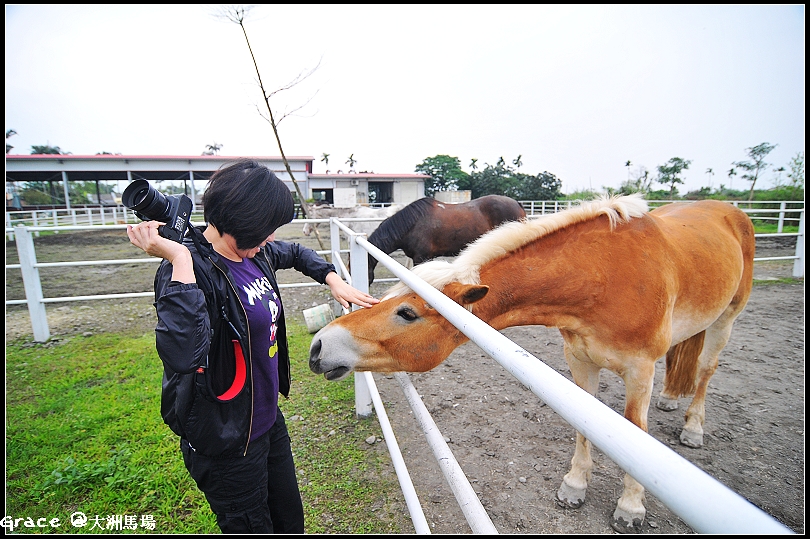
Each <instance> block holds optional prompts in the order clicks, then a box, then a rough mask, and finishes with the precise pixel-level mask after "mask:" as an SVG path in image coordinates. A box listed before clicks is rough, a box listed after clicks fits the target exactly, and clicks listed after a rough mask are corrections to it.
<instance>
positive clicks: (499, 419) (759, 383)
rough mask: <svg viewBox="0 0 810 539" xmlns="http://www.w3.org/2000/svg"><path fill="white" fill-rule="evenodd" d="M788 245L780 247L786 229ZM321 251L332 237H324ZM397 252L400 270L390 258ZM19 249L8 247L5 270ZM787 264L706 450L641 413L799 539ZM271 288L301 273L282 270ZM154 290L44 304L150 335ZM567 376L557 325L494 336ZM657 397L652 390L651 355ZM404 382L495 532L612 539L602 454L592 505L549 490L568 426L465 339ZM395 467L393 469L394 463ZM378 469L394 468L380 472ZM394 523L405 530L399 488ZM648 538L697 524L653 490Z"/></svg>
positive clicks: (409, 452) (434, 508)
mask: <svg viewBox="0 0 810 539" xmlns="http://www.w3.org/2000/svg"><path fill="white" fill-rule="evenodd" d="M301 228H302V225H299V224H290V225H287V226H285V227H283V228H282V229H281V230H280V231H279V233H278V238H279V239H284V240H288V241H300V242H301V243H304V244H305V245H308V246H310V247H313V248H317V249H320V247H319V246H318V244H317V241H316V240H315V238H314V237H309V238H307V237H304V236H303V235H302V234H301ZM789 240H792V238H790V239H789ZM789 240H788V241H785V240H784V239H782V238H764V239H763V238H760V239H758V241H757V257H766V256H786V255H790V254H792V253H793V247H792V246H791V245H790V241H789ZM324 242H325V243H326V244H328V239H327V238H324ZM36 243H37V251H36V252H37V257H38V261H39V262H52V261H66V260H88V259H100V260H111V259H116V258H135V257H140V256H141V255H142V254H143V253H140V251H138V250H137V249H135V248H134V247H132V246H131V245H130V244H129V243H128V241H127V239H126V234H125V232H124V231H123V230H111V231H105V232H92V233H88V232H66V233H61V234H57V235H52V236H47V237H44V236H43V237H41V238H38V239H37V240H36ZM395 258H397V259H398V260H400V261H401V262H403V263H404V261H405V259H404V257H402V256H401V255H400V256H398V255H397V254H395ZM16 261H17V260H16V248H15V246H14V243H13V242H7V244H6V263H7V264H10V263H15V262H16ZM792 264H793V263H792V261H790V262H757V263H756V265H755V279H757V283H756V284H755V286H754V290H753V293H752V295H751V299H750V301H749V303H748V306H747V307H746V309H745V311H744V312H743V313H742V315H741V316H740V317H739V318H738V321H737V323H736V325H735V328H734V331H733V333H732V336H731V340H730V342H729V344H728V346H727V347H726V349H725V350H724V352H723V353H722V354H721V357H720V366H719V369H718V371H717V373H716V374H715V376H714V377H713V378H712V381H711V384H710V387H709V393H708V396H707V401H706V424H705V426H704V429H705V431H706V434H705V437H704V446H703V447H702V448H700V449H691V448H687V447H685V446H682V445H680V443H679V442H678V436H679V434H680V430H681V427H682V424H683V410H684V409H685V406H686V405H687V404H688V401H687V400H685V399H682V400H681V408H680V409H679V411H675V412H663V411H661V410H658V409H657V408H656V407H655V406H654V405H653V406H651V407H650V416H649V433H650V434H651V435H652V436H654V437H655V438H656V439H658V440H659V441H661V442H662V443H664V444H666V445H668V446H669V447H670V448H671V449H673V450H674V451H676V452H677V453H678V454H680V455H681V456H683V457H684V458H686V459H687V460H689V461H690V462H692V463H693V464H695V465H696V466H698V467H699V468H701V469H703V470H704V471H706V472H707V473H708V474H709V475H711V476H712V477H714V478H715V479H717V480H719V481H720V482H722V483H723V484H725V485H726V486H728V487H729V488H731V489H732V490H733V491H735V492H737V493H738V494H740V495H741V496H743V497H744V498H746V499H748V500H749V501H750V502H752V503H753V504H754V505H756V506H758V507H760V508H761V509H763V510H764V511H765V512H767V513H768V514H770V515H772V516H773V517H774V518H776V519H777V520H779V521H780V522H782V523H783V524H785V525H786V526H788V527H789V528H790V529H792V530H793V531H795V532H797V533H802V534H803V533H804V514H805V497H804V492H805V491H804V475H805V460H804V453H805V451H804V428H805V427H804V422H805V418H804V391H805V385H804V377H805V368H804V280H803V279H802V280H798V281H793V282H785V281H779V280H778V279H785V278H789V277H790V274H791V268H792ZM155 268H156V265H152V264H127V265H115V266H83V267H80V268H42V269H41V270H40V273H41V275H42V280H43V293H44V296H45V297H61V296H78V295H91V294H107V293H122V292H145V291H149V290H151V286H152V278H153V276H154V271H155ZM387 271H388V270H386V269H385V268H383V267H382V266H378V270H377V276H376V278H377V281H375V283H374V284H373V285H372V289H371V292H372V293H373V294H374V295H376V296H378V297H380V296H381V295H382V294H383V292H384V291H385V290H386V289H387V288H388V286H390V284H391V283H385V282H380V281H379V279H381V278H384V277H386V276H389V277H390V273H387ZM279 279H280V281H281V282H306V281H307V280H306V278H303V279H302V278H300V277H299V276H298V274H296V273H295V272H294V271H288V272H281V273H280V275H279ZM282 296H283V301H284V306H285V311H286V312H287V316H288V317H291V318H295V319H297V320H299V321H301V322H303V321H304V319H303V310H304V309H307V308H309V307H312V306H315V305H319V304H322V303H327V302H328V301H329V300H330V298H331V296H330V295H329V293H328V290H327V289H326V288H324V287H307V288H290V289H285V290H282ZM6 298H7V299H22V298H24V292H23V289H22V284H21V279H20V278H19V271H18V270H6ZM151 301H152V300H151V298H138V299H131V300H123V301H122V300H94V301H79V302H59V303H54V304H49V305H48V306H47V308H46V310H47V313H48V324H49V327H50V332H51V335H52V338H54V339H58V338H60V336H63V335H65V336H66V335H71V334H77V333H78V334H84V333H96V332H106V331H116V332H122V331H123V332H133V333H143V332H146V331H150V330H152V329H154V309H153V308H152V305H151ZM5 318H6V340H7V341H8V340H9V339H16V338H27V339H30V338H32V336H31V324H30V320H29V319H28V312H27V309H26V307H25V306H24V305H21V306H7V307H6V317H5ZM503 333H504V334H505V335H506V336H508V337H509V338H510V339H512V340H513V341H515V342H516V343H517V344H518V345H520V346H521V347H523V348H524V349H526V350H527V351H528V352H529V353H531V354H533V355H534V356H536V357H537V358H538V359H540V360H541V361H544V362H546V363H547V364H548V365H549V366H550V367H552V368H554V369H555V370H557V371H558V372H560V373H561V374H563V375H564V376H566V377H567V378H568V379H570V374H569V372H568V368H567V366H566V365H565V360H564V358H563V353H562V338H561V337H560V335H559V333H558V332H557V331H556V330H550V329H548V328H544V327H539V326H531V327H522V328H510V329H507V330H504V332H503ZM658 367H659V368H658V370H657V374H656V380H655V384H656V385H655V389H654V391H653V395H654V397H653V398H654V399H655V397H656V396H657V394H658V392H659V391H660V388H661V381H662V378H663V371H662V367H663V366H662V365H661V362H659V365H658ZM410 376H411V380H412V381H413V384H414V386H415V387H416V389H417V391H418V393H419V394H420V395H421V396H422V399H423V401H424V403H425V405H426V406H427V408H428V410H429V411H430V412H431V415H432V416H433V418H434V421H435V422H436V424H437V426H438V427H439V430H440V431H441V433H442V434H443V435H444V436H445V438H446V439H448V440H449V446H450V448H451V450H452V451H453V453H454V455H455V456H456V458H457V460H458V461H459V464H460V466H461V468H462V469H463V471H464V473H465V475H466V476H467V479H468V480H469V481H470V483H471V484H472V486H473V489H474V490H475V491H476V493H478V495H479V498H480V499H481V501H482V503H483V505H484V507H485V508H486V510H487V513H488V514H489V516H490V518H491V519H492V522H493V524H494V525H495V527H496V528H497V529H498V531H499V532H501V533H613V530H612V529H611V527H610V517H611V515H612V512H613V509H614V508H615V504H616V500H617V498H618V496H619V494H620V493H621V487H622V485H621V478H622V476H623V472H622V471H621V470H620V469H619V468H618V466H616V465H615V464H614V463H613V462H611V461H610V460H609V459H608V458H607V457H606V456H605V455H604V454H603V453H601V452H600V451H599V450H598V449H595V450H594V453H593V456H594V461H595V466H594V471H593V479H592V482H591V484H590V487H589V489H588V499H587V500H586V502H585V504H584V505H583V506H582V507H581V508H580V509H577V510H567V509H562V508H560V507H559V506H557V504H556V503H555V501H554V495H555V492H556V489H557V488H558V486H559V484H560V482H561V481H562V477H563V475H564V474H565V473H566V472H567V471H568V468H569V465H570V459H571V456H572V455H573V450H574V441H573V440H574V429H573V428H572V427H570V426H569V425H568V424H567V423H566V422H565V421H564V420H563V419H562V418H560V417H559V416H558V415H557V414H556V413H555V412H554V411H553V410H551V409H550V408H549V406H547V405H545V404H544V403H543V402H542V401H541V400H540V399H539V398H538V397H537V396H536V395H534V394H533V393H532V392H531V391H529V390H528V389H527V388H525V387H524V386H523V385H522V384H521V383H520V382H518V381H517V380H516V379H515V378H514V377H512V376H511V375H510V374H509V373H508V372H507V371H506V370H505V369H504V368H503V367H501V366H500V365H499V364H498V363H497V362H496V361H495V360H493V359H492V358H490V357H489V356H487V355H486V354H485V353H484V352H483V351H481V350H480V348H478V347H477V346H476V345H474V344H472V343H467V344H465V345H463V346H461V347H459V348H458V349H457V350H456V351H455V352H453V354H452V355H451V356H450V357H449V358H448V359H447V360H446V361H445V362H444V363H443V364H442V365H440V366H439V367H437V368H436V369H434V370H433V371H431V372H428V373H422V374H411V375H410ZM374 378H375V380H376V383H377V385H378V389H379V392H380V394H381V396H382V399H383V401H384V403H385V405H386V409H387V412H388V417H389V419H390V421H391V423H392V426H393V429H394V433H395V436H396V439H397V442H398V444H399V446H400V449H401V450H402V452H403V455H404V458H405V463H406V465H407V467H408V470H409V472H410V474H411V477H412V481H413V484H414V486H415V488H416V491H417V494H418V495H419V499H420V502H421V505H422V508H423V510H424V513H425V516H426V517H427V520H428V522H429V523H430V525H431V529H432V531H433V533H470V532H471V529H470V527H469V525H468V524H467V522H466V520H465V518H464V515H463V513H462V511H461V509H460V508H459V506H458V503H457V502H456V500H455V498H454V496H453V494H452V491H451V489H450V487H449V485H448V483H447V482H446V480H445V479H444V477H443V475H442V472H441V469H440V467H439V465H438V464H437V462H436V459H435V457H434V456H433V454H432V452H431V451H430V449H429V447H428V445H427V443H426V441H425V437H424V434H423V433H422V432H421V430H420V429H419V426H418V424H417V422H416V420H415V418H414V417H413V414H412V412H410V408H409V406H408V403H407V401H406V400H405V397H404V395H403V392H402V390H401V389H400V387H399V384H398V383H397V382H396V380H394V378H393V376H390V375H381V374H375V375H374ZM600 387H601V389H600V393H599V398H600V400H601V401H602V402H604V403H605V404H606V405H608V406H609V407H611V408H612V409H614V410H616V411H617V412H619V413H622V410H623V405H624V387H623V384H622V382H621V379H619V378H618V377H617V376H616V375H613V374H612V373H609V372H603V374H602V379H601V384H600ZM392 470H393V466H392ZM389 473H390V472H389ZM392 498H396V499H397V500H400V501H399V502H398V503H399V504H400V505H401V515H402V523H401V529H402V530H404V531H406V532H407V531H413V527H412V525H411V523H410V519H409V517H408V511H407V508H406V507H405V504H404V501H402V495H401V493H399V494H398V495H394V496H392ZM646 506H647V519H646V521H645V524H644V532H645V533H694V530H692V529H691V528H690V527H689V526H688V525H687V524H685V523H684V522H683V521H682V520H681V519H680V518H679V517H677V516H676V515H675V514H674V513H672V512H671V511H670V510H669V509H667V508H666V507H665V506H664V505H663V504H662V503H661V502H659V501H658V500H657V499H656V498H655V497H654V496H652V495H651V494H649V493H648V494H647V498H646Z"/></svg>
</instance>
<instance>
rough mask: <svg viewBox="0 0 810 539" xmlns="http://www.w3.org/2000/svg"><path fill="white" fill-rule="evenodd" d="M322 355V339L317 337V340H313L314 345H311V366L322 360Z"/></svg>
mask: <svg viewBox="0 0 810 539" xmlns="http://www.w3.org/2000/svg"><path fill="white" fill-rule="evenodd" d="M320 355H321V340H320V339H316V340H314V341H312V345H311V346H310V347H309V366H310V367H312V366H314V365H316V364H317V363H318V362H319V361H320V358H319V356H320Z"/></svg>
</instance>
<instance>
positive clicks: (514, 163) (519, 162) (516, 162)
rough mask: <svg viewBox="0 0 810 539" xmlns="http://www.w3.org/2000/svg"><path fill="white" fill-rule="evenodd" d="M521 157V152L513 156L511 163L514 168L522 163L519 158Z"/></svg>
mask: <svg viewBox="0 0 810 539" xmlns="http://www.w3.org/2000/svg"><path fill="white" fill-rule="evenodd" d="M521 157H523V154H519V155H518V156H517V157H515V160H514V161H512V164H513V165H515V167H516V168H520V166H521V165H522V164H523V161H521V160H520V158H521Z"/></svg>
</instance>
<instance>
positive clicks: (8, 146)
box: [6, 129, 17, 153]
mask: <svg viewBox="0 0 810 539" xmlns="http://www.w3.org/2000/svg"><path fill="white" fill-rule="evenodd" d="M16 134H17V132H16V131H14V130H13V129H7V130H6V153H8V152H10V151H11V149H12V148H14V146H12V145H11V144H9V143H8V139H9V138H10V137H13V136H14V135H16Z"/></svg>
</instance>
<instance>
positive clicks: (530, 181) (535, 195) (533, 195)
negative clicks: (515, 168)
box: [506, 171, 562, 200]
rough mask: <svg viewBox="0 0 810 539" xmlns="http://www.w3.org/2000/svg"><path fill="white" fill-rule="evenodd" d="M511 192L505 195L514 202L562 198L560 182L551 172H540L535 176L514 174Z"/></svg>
mask: <svg viewBox="0 0 810 539" xmlns="http://www.w3.org/2000/svg"><path fill="white" fill-rule="evenodd" d="M513 178H514V180H515V182H514V184H513V186H512V191H511V192H508V193H506V195H507V196H511V197H512V198H514V199H516V200H557V199H559V198H560V197H561V196H562V193H561V192H560V189H561V188H562V180H560V179H559V178H557V177H556V176H555V175H554V174H552V173H551V172H545V171H544V172H541V173H540V174H537V175H536V176H531V175H529V174H523V173H520V172H518V173H516V174H515V175H514V176H513Z"/></svg>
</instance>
